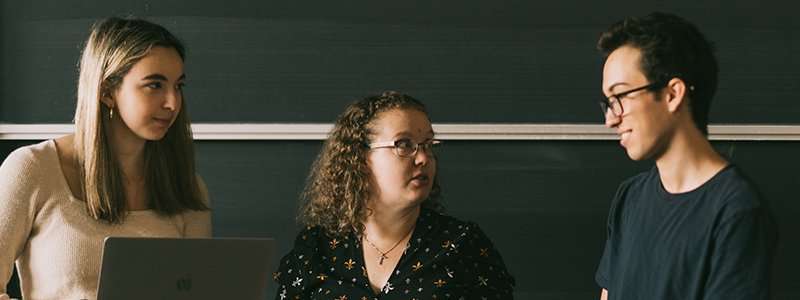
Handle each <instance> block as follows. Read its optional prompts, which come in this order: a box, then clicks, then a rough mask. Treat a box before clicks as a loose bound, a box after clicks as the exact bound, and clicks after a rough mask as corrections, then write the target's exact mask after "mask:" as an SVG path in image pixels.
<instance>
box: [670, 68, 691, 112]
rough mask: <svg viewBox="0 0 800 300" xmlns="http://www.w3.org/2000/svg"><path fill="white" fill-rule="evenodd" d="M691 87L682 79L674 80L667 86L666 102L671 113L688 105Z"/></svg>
mask: <svg viewBox="0 0 800 300" xmlns="http://www.w3.org/2000/svg"><path fill="white" fill-rule="evenodd" d="M688 89H689V87H688V86H687V85H686V82H685V81H683V79H680V78H677V77H675V78H672V79H670V80H669V82H667V86H666V102H667V108H668V109H669V111H670V112H676V111H678V109H679V108H680V107H681V105H683V104H684V103H687V101H688V97H689V93H688Z"/></svg>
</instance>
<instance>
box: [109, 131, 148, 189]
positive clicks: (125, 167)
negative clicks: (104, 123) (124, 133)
mask: <svg viewBox="0 0 800 300" xmlns="http://www.w3.org/2000/svg"><path fill="white" fill-rule="evenodd" d="M115 136H117V137H118V136H120V135H115ZM111 144H112V151H113V152H114V155H115V156H116V157H117V161H118V162H119V167H120V168H121V169H122V174H123V175H124V176H125V180H126V182H127V183H129V184H130V183H138V182H141V181H142V180H144V144H145V142H144V140H141V139H138V138H128V139H125V138H112V139H111Z"/></svg>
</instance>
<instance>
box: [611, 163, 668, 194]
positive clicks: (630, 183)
mask: <svg viewBox="0 0 800 300" xmlns="http://www.w3.org/2000/svg"><path fill="white" fill-rule="evenodd" d="M653 180H656V181H659V177H658V168H657V167H656V166H653V167H651V168H650V169H648V170H647V171H644V172H641V173H639V174H636V175H635V176H633V177H630V178H628V179H626V180H625V181H623V182H622V183H621V184H620V185H619V191H618V192H620V191H627V190H630V189H634V188H642V187H644V186H646V185H648V184H649V183H651V182H652V181H653ZM659 182H660V181H659Z"/></svg>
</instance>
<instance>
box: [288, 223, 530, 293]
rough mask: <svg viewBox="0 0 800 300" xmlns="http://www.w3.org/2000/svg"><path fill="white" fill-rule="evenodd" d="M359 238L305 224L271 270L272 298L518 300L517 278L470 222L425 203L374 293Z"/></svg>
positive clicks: (490, 243) (483, 234)
mask: <svg viewBox="0 0 800 300" xmlns="http://www.w3.org/2000/svg"><path fill="white" fill-rule="evenodd" d="M361 247H362V244H361V241H360V239H359V238H357V237H356V236H355V235H353V234H350V235H348V236H343V237H341V236H340V237H331V236H329V235H328V234H326V233H325V231H324V230H323V229H321V228H318V227H308V228H305V229H303V230H302V231H301V232H300V233H299V234H298V236H297V239H296V241H295V245H294V249H292V251H291V252H289V254H287V255H286V256H284V257H283V259H281V261H280V266H279V267H278V271H277V272H275V275H274V276H273V278H274V280H275V281H276V282H277V283H278V285H279V287H278V294H277V295H276V296H275V299H278V300H286V299H337V300H373V299H382V300H383V299H386V300H388V299H418V300H422V299H513V296H512V292H513V289H514V285H515V280H514V277H512V276H511V275H510V274H509V273H508V271H507V270H506V266H505V264H504V263H503V259H502V258H501V257H500V253H499V252H498V251H497V249H495V247H494V245H493V244H492V242H491V241H490V240H489V238H488V237H487V236H486V234H485V233H483V231H482V230H481V229H480V227H478V225H477V224H475V223H472V222H465V221H460V220H457V219H455V218H453V217H450V216H446V215H443V214H440V213H438V212H435V211H433V210H430V209H427V208H422V209H421V211H420V217H419V218H418V219H417V224H416V227H415V229H414V233H413V234H412V236H411V240H410V241H409V243H408V244H407V245H406V248H405V250H404V252H403V254H402V257H401V258H400V261H399V262H398V263H397V266H396V267H395V269H394V272H393V273H392V275H391V277H389V280H388V281H387V282H386V285H384V286H383V288H382V289H381V290H380V292H379V293H377V294H376V293H375V292H374V291H373V290H372V288H371V287H370V284H369V279H368V278H367V272H366V269H365V268H364V256H363V252H362V248H361Z"/></svg>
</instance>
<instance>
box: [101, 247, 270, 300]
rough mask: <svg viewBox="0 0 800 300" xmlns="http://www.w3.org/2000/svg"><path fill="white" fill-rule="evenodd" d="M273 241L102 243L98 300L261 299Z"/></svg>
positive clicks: (268, 271) (267, 279) (267, 275)
mask: <svg viewBox="0 0 800 300" xmlns="http://www.w3.org/2000/svg"><path fill="white" fill-rule="evenodd" d="M274 251H275V240H273V239H267V238H207V239H186V238H141V237H137V238H130V237H109V238H106V240H105V247H104V248H103V258H102V262H101V267H100V282H99V283H98V287H97V299H99V300H104V299H114V300H117V299H123V300H124V299H259V300H261V299H264V296H265V295H264V293H265V290H266V286H267V283H268V282H269V277H270V275H271V271H272V269H271V263H272V257H273V254H274Z"/></svg>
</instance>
